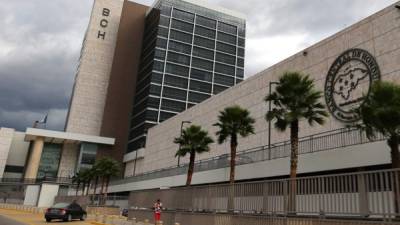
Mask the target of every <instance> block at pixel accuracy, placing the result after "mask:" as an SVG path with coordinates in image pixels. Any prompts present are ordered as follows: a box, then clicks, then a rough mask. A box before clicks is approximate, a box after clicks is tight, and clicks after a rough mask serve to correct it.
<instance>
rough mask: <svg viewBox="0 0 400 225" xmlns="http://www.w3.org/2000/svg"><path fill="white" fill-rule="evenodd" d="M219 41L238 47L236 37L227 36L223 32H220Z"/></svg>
mask: <svg viewBox="0 0 400 225" xmlns="http://www.w3.org/2000/svg"><path fill="white" fill-rule="evenodd" d="M217 40H218V41H223V42H227V43H229V44H233V45H236V36H233V35H229V34H225V33H222V32H218V36H217Z"/></svg>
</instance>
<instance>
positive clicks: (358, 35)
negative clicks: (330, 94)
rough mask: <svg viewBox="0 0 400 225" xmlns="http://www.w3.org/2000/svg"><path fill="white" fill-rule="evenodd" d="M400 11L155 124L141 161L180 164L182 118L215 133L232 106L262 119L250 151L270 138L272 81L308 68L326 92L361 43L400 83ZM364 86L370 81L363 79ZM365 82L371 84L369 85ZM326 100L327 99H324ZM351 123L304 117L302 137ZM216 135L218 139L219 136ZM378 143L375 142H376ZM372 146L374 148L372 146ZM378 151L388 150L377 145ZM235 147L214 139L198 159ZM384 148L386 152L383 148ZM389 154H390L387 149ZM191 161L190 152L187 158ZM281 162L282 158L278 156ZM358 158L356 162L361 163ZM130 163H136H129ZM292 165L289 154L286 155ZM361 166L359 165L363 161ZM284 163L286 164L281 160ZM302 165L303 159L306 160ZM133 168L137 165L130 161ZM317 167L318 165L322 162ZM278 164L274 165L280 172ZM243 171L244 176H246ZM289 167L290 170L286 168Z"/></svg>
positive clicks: (246, 143) (279, 135)
mask: <svg viewBox="0 0 400 225" xmlns="http://www.w3.org/2000/svg"><path fill="white" fill-rule="evenodd" d="M399 20H400V12H399V10H398V9H396V8H395V7H394V6H390V7H388V8H386V9H384V10H382V11H380V12H378V13H376V14H374V15H372V16H370V17H368V18H366V19H364V20H362V21H360V22H358V23H356V24H354V25H352V26H350V27H348V28H346V29H345V30H343V31H340V32H339V33H337V34H335V35H333V36H331V37H329V38H327V39H325V40H323V41H321V42H319V43H317V44H315V45H313V46H311V47H309V48H307V49H305V50H304V51H306V52H307V54H303V51H302V52H299V53H297V54H295V55H293V56H291V57H289V58H288V59H286V60H284V61H282V62H280V63H278V64H276V65H274V66H272V67H270V68H268V69H266V70H264V71H262V72H260V73H258V74H256V75H254V76H252V77H250V78H248V79H247V80H245V81H244V82H242V83H240V84H238V85H236V86H235V87H232V88H230V89H228V90H226V91H224V92H223V93H220V94H218V95H216V96H213V97H211V98H210V99H208V100H206V101H204V102H202V103H201V104H198V105H196V106H194V107H192V108H190V109H189V110H187V111H185V112H183V113H180V114H179V115H177V116H175V117H173V118H171V119H169V120H167V121H165V122H163V123H161V124H160V125H158V126H155V127H153V128H151V129H149V131H148V138H147V144H146V151H145V157H144V159H143V162H142V163H141V165H142V166H143V168H141V169H140V170H142V171H151V170H155V169H160V168H164V167H169V166H174V165H176V163H177V159H176V158H175V157H174V155H175V152H176V150H177V149H178V146H177V145H176V144H173V139H174V137H177V136H179V132H180V125H181V121H184V120H189V121H192V123H193V124H198V125H201V126H202V127H203V128H205V129H207V130H208V131H209V133H210V134H211V135H212V136H213V137H214V138H215V135H214V134H215V132H216V131H217V129H216V128H215V127H214V126H212V124H214V123H215V122H216V121H217V116H218V114H219V111H221V110H223V109H224V108H225V107H227V106H232V105H235V104H237V105H240V106H241V107H244V108H247V109H249V110H250V112H251V116H252V117H254V118H255V119H256V123H255V134H254V135H251V136H249V137H247V138H240V139H239V146H238V150H239V151H241V150H246V149H250V148H254V147H258V146H263V145H267V143H268V139H267V137H268V132H267V131H268V126H267V122H266V121H265V119H264V115H265V113H266V112H267V109H268V106H267V104H266V103H265V102H264V100H263V99H264V97H265V96H266V94H267V93H268V91H269V90H268V85H269V82H270V81H277V80H278V78H279V76H281V74H282V73H283V72H285V71H288V70H290V71H302V72H304V73H308V74H310V76H311V77H312V78H313V79H314V80H315V84H316V88H317V89H318V90H321V91H324V85H325V80H326V75H327V73H328V70H329V68H330V67H331V65H332V64H333V62H334V61H335V59H336V58H337V57H338V56H339V55H340V54H342V53H343V52H344V51H346V50H348V49H350V48H360V49H364V50H366V51H368V52H369V53H370V54H372V55H373V56H374V57H375V59H376V61H377V63H378V64H379V67H380V72H381V78H382V79H383V80H387V81H393V82H396V83H400V63H399V62H400V48H399V47H400V23H399ZM363 85H364V84H363ZM364 86H365V85H364ZM321 101H322V102H323V103H325V101H324V99H323V98H322V99H321ZM345 125H346V124H344V123H342V122H340V121H338V120H337V119H335V118H333V117H332V116H331V117H329V118H328V119H327V121H326V123H325V125H324V126H318V125H316V126H313V127H310V126H309V125H307V124H306V123H305V122H304V121H302V122H301V123H300V137H302V136H307V135H310V134H316V133H321V132H324V131H330V130H334V129H338V128H342V127H344V126H345ZM215 139H216V138H215ZM288 139H289V133H288V131H287V132H278V131H277V130H275V129H274V130H273V131H272V143H275V142H281V141H284V140H288ZM371 146H372V145H371ZM368 148H369V147H368ZM375 150H380V151H381V150H382V149H378V148H376V149H375ZM228 152H229V143H224V144H222V145H219V144H212V145H211V151H210V152H209V153H205V154H201V155H199V156H198V158H197V159H204V158H210V157H213V156H217V155H220V154H224V153H228ZM381 152H384V151H381ZM371 154H372V155H365V161H364V164H362V165H367V164H371V162H375V161H374V158H373V157H374V154H375V153H374V151H371ZM383 154H386V153H383ZM320 156H321V157H317V158H314V159H313V161H310V163H311V164H315V165H318V166H325V165H330V164H331V163H334V164H333V166H331V168H335V169H338V168H340V167H338V166H339V165H340V164H341V163H342V162H341V161H342V160H345V161H346V159H347V153H346V152H343V153H341V152H339V151H338V152H337V153H335V154H333V155H329V156H327V155H320ZM182 161H183V162H187V161H188V157H186V158H184V159H182ZM276 161H278V160H276ZM357 161H358V160H357V159H356V160H355V161H353V163H355V162H357ZM128 163H129V164H131V163H133V162H128ZM282 163H283V165H284V167H285V170H287V168H288V166H289V164H288V162H287V159H282ZM357 165H358V164H357ZM276 166H277V167H280V166H281V164H279V163H278V164H277V165H276ZM299 166H300V168H299V169H300V170H301V168H303V166H304V165H303V162H302V161H300V164H299ZM127 167H130V168H131V165H127ZM313 168H318V167H317V166H315V167H313ZM275 169H276V167H269V169H268V170H269V171H274V170H275ZM239 171H240V170H238V174H237V175H238V176H239V177H240V172H239ZM286 172H287V171H286Z"/></svg>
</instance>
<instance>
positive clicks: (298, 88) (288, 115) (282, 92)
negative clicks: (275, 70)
mask: <svg viewBox="0 0 400 225" xmlns="http://www.w3.org/2000/svg"><path fill="white" fill-rule="evenodd" d="M321 97H322V92H321V91H317V90H315V87H314V80H312V79H310V78H309V76H308V75H305V74H302V73H299V72H286V73H284V74H283V75H282V76H281V77H280V78H279V82H278V84H277V86H276V89H275V91H274V92H273V93H272V94H271V95H268V96H267V97H266V98H265V101H266V102H270V103H272V104H273V106H274V108H273V109H272V110H271V111H269V112H267V114H266V115H265V119H266V120H267V121H272V120H275V123H274V125H275V127H276V128H277V129H278V130H279V131H285V130H286V129H287V128H288V127H290V145H291V148H290V150H291V153H290V178H291V189H290V193H291V195H290V198H289V204H288V206H289V211H292V212H294V211H295V210H296V209H295V207H296V203H295V198H296V196H295V194H296V181H295V178H296V176H297V163H298V143H299V136H298V135H299V122H300V121H301V120H302V119H304V120H306V121H307V122H308V124H309V125H310V126H313V125H314V123H318V124H323V123H324V122H325V119H324V117H327V116H328V113H327V112H326V111H325V107H324V105H323V104H322V103H321V102H320V98H321Z"/></svg>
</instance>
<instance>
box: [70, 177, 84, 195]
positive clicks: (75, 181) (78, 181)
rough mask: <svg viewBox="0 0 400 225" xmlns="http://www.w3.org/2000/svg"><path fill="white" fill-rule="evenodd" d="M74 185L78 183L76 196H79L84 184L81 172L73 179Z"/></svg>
mask: <svg viewBox="0 0 400 225" xmlns="http://www.w3.org/2000/svg"><path fill="white" fill-rule="evenodd" d="M72 183H74V184H75V183H76V184H77V185H76V192H75V196H78V191H79V187H80V185H81V183H82V173H81V172H80V171H79V172H77V173H76V174H75V175H74V176H73V177H72Z"/></svg>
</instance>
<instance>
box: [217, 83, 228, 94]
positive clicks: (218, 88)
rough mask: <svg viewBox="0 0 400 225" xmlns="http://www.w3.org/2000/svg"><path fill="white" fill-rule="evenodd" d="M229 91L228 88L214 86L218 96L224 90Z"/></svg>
mask: <svg viewBox="0 0 400 225" xmlns="http://www.w3.org/2000/svg"><path fill="white" fill-rule="evenodd" d="M226 89H228V87H225V86H220V85H214V91H213V93H214V94H215V95H216V94H218V93H220V92H223V91H224V90H226Z"/></svg>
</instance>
